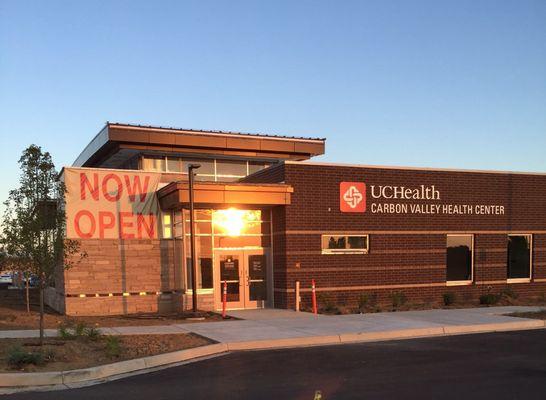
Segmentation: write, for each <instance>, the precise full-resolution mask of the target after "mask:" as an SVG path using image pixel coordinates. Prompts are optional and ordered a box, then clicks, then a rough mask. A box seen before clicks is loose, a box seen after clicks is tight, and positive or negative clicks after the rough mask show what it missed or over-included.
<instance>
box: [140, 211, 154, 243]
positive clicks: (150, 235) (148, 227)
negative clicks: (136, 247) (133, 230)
mask: <svg viewBox="0 0 546 400" xmlns="http://www.w3.org/2000/svg"><path fill="white" fill-rule="evenodd" d="M146 217H147V218H146ZM146 220H148V223H146ZM143 231H145V233H146V235H147V236H146V237H145V239H154V238H155V215H153V214H149V215H142V214H138V215H137V232H138V238H139V239H142V238H143V237H142V233H143Z"/></svg>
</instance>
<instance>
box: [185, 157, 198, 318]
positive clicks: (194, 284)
mask: <svg viewBox="0 0 546 400" xmlns="http://www.w3.org/2000/svg"><path fill="white" fill-rule="evenodd" d="M200 166H201V165H199V164H190V165H189V166H188V175H189V181H190V188H189V190H190V241H191V243H190V252H191V283H192V296H191V300H192V306H193V313H194V314H195V313H197V260H196V259H195V221H194V204H193V178H194V176H193V170H194V169H197V168H199V167H200Z"/></svg>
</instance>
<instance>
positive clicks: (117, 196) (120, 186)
mask: <svg viewBox="0 0 546 400" xmlns="http://www.w3.org/2000/svg"><path fill="white" fill-rule="evenodd" d="M110 180H113V181H115V183H116V185H117V190H116V194H115V195H113V194H110V193H108V182H109V181H110ZM122 193H123V183H122V182H121V179H120V177H119V176H117V175H115V174H108V175H106V176H105V177H104V179H103V180H102V195H103V196H104V198H105V199H106V200H108V201H118V200H119V199H120V198H121V195H122Z"/></svg>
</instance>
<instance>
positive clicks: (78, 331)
mask: <svg viewBox="0 0 546 400" xmlns="http://www.w3.org/2000/svg"><path fill="white" fill-rule="evenodd" d="M86 329H87V325H86V324H85V323H83V322H78V323H77V324H76V326H75V327H74V334H75V335H76V336H78V337H80V336H83V335H85V331H86Z"/></svg>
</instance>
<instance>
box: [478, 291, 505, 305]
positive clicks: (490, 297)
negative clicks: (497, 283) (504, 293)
mask: <svg viewBox="0 0 546 400" xmlns="http://www.w3.org/2000/svg"><path fill="white" fill-rule="evenodd" d="M499 299H500V296H499V295H498V294H494V293H487V294H482V295H481V296H480V304H484V305H488V306H490V305H493V304H497V302H498V301H499Z"/></svg>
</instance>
